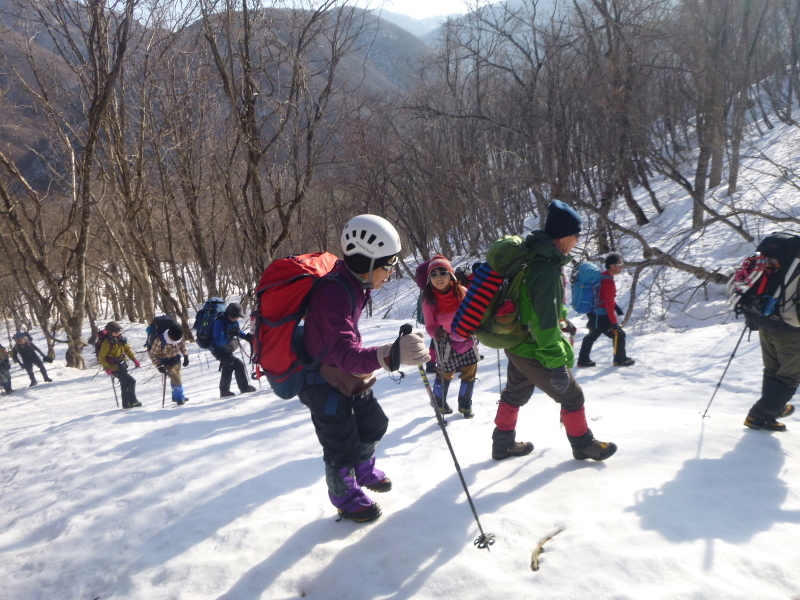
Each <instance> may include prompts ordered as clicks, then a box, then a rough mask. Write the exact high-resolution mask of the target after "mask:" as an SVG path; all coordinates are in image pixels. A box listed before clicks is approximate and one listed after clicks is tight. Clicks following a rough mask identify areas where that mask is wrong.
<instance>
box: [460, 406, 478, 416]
mask: <svg viewBox="0 0 800 600" xmlns="http://www.w3.org/2000/svg"><path fill="white" fill-rule="evenodd" d="M458 412H460V413H461V414H462V415H463V416H464V418H465V419H473V418H475V413H474V412H472V408H471V407H464V408H459V409H458Z"/></svg>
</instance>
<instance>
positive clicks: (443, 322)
mask: <svg viewBox="0 0 800 600" xmlns="http://www.w3.org/2000/svg"><path fill="white" fill-rule="evenodd" d="M422 316H423V318H424V319H425V331H427V332H428V335H429V336H431V337H433V336H434V334H435V333H436V330H437V329H438V328H439V327H440V326H441V327H444V330H445V331H446V332H447V333H448V335H452V333H453V317H455V316H456V313H455V312H449V313H439V312H436V309H435V308H434V307H433V306H431V305H430V304H428V302H426V301H425V300H423V301H422ZM450 343H451V344H452V346H453V350H455V351H456V352H458V353H459V354H464V352H466V351H467V350H469V349H470V348H472V346H474V345H475V341H474V339H473V338H468V339H466V340H463V341H457V340H454V339H453V338H452V337H451V338H450Z"/></svg>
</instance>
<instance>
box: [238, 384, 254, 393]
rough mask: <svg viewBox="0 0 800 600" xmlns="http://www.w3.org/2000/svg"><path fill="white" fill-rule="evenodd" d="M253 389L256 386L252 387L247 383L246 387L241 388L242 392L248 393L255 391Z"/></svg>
mask: <svg viewBox="0 0 800 600" xmlns="http://www.w3.org/2000/svg"><path fill="white" fill-rule="evenodd" d="M255 391H256V388H254V387H253V386H252V385H248V386H247V387H246V388H244V389H243V390H241V392H242V394H249V393H250V392H255Z"/></svg>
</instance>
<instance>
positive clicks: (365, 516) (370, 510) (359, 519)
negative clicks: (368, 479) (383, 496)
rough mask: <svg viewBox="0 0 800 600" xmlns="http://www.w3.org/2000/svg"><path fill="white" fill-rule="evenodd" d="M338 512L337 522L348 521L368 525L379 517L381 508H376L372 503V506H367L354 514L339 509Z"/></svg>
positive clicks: (375, 504)
mask: <svg viewBox="0 0 800 600" xmlns="http://www.w3.org/2000/svg"><path fill="white" fill-rule="evenodd" d="M338 511H339V520H342V519H348V520H350V521H355V522H356V523H369V522H370V521H374V520H375V519H377V518H378V517H380V516H381V507H380V506H378V504H377V503H376V502H373V503H372V505H370V506H368V507H367V508H365V509H364V510H358V511H356V512H347V511H346V510H342V509H341V508H340V509H338Z"/></svg>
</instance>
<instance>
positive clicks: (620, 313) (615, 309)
mask: <svg viewBox="0 0 800 600" xmlns="http://www.w3.org/2000/svg"><path fill="white" fill-rule="evenodd" d="M614 312H615V313H617V314H618V315H619V316H620V317H621V316H622V315H624V314H625V313H624V312H623V310H622V309H621V308H620V307H619V304H615V305H614Z"/></svg>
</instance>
